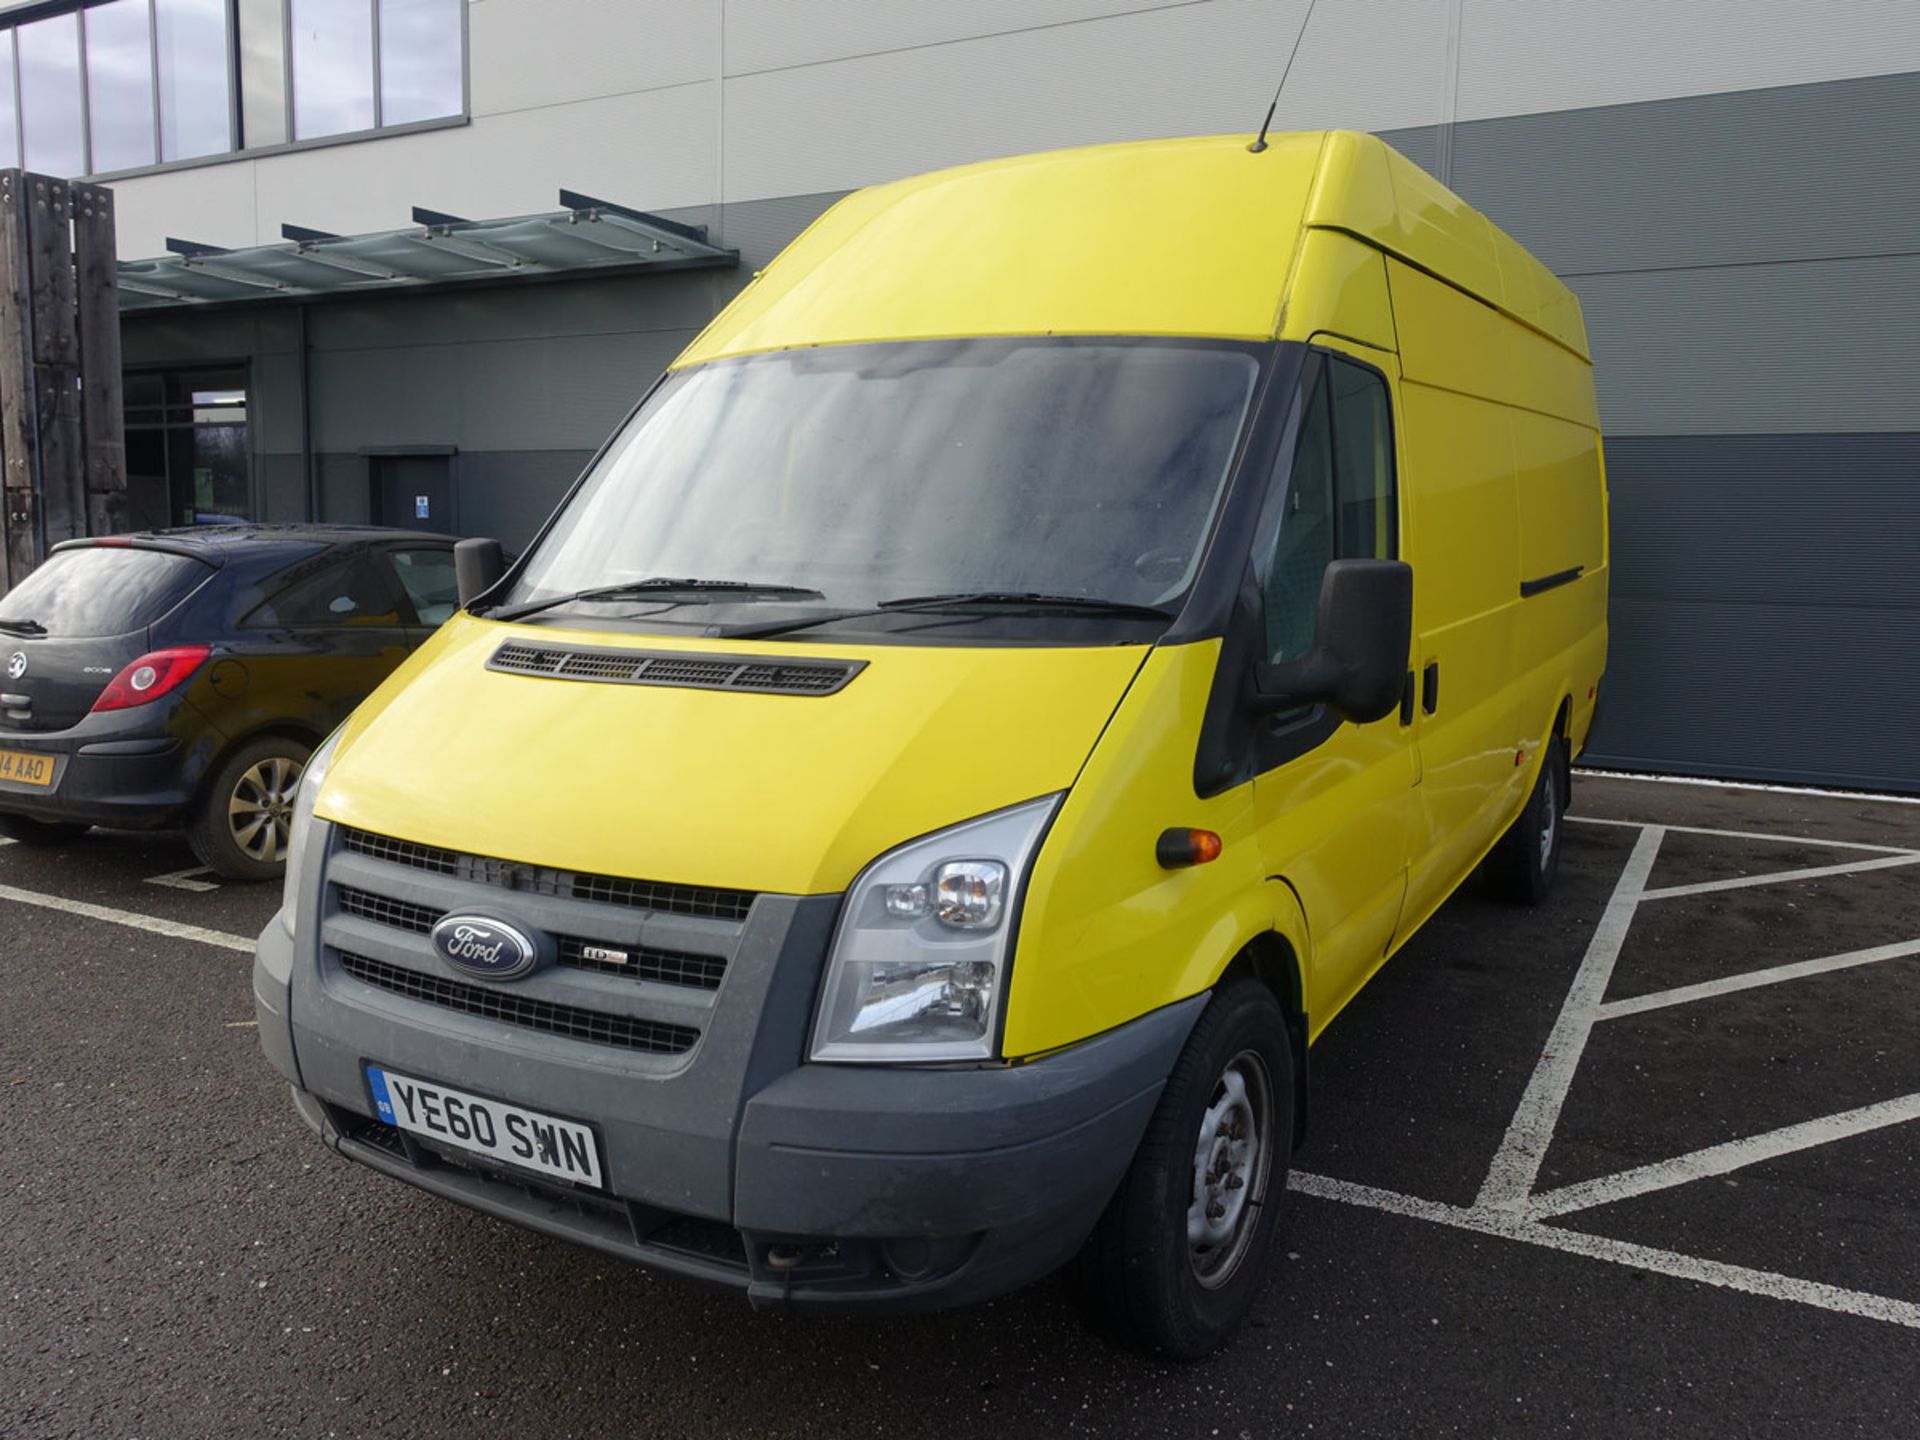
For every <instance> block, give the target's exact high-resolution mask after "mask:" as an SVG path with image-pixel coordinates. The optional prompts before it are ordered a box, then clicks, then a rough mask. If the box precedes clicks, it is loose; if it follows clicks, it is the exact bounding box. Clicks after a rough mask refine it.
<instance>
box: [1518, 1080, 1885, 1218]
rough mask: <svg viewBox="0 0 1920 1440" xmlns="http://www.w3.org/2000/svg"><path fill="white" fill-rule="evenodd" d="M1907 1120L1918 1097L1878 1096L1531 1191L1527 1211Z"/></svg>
mask: <svg viewBox="0 0 1920 1440" xmlns="http://www.w3.org/2000/svg"><path fill="white" fill-rule="evenodd" d="M1906 1120H1920V1095H1903V1096H1901V1097H1900V1098H1899V1099H1898V1100H1882V1101H1880V1102H1879V1103H1878V1104H1874V1105H1862V1106H1861V1107H1860V1108H1859V1109H1857V1110H1843V1111H1842V1112H1841V1113H1840V1114H1838V1115H1822V1116H1821V1117H1820V1118H1819V1119H1817V1120H1803V1121H1801V1122H1800V1123H1799V1124H1798V1125H1783V1126H1781V1127H1780V1128H1779V1129H1778V1130H1769V1131H1767V1132H1766V1133H1765V1134H1764V1135H1748V1136H1744V1137H1742V1138H1741V1139H1739V1140H1729V1141H1727V1142H1726V1143H1725V1144H1724V1145H1709V1146H1708V1147H1707V1148H1706V1149H1704V1150H1694V1151H1690V1152H1689V1153H1687V1154H1685V1155H1676V1156H1674V1157H1673V1158H1672V1159H1671V1160H1657V1161H1655V1162H1654V1163H1653V1164H1651V1165H1641V1166H1638V1167H1636V1168H1635V1169H1632V1170H1622V1171H1619V1172H1618V1173H1616V1174H1613V1175H1600V1176H1596V1177H1595V1178H1594V1179H1592V1180H1582V1181H1580V1182H1579V1183H1578V1184H1575V1185H1562V1186H1561V1187H1560V1188H1559V1189H1557V1190H1548V1191H1545V1192H1544V1193H1542V1194H1538V1195H1535V1196H1534V1197H1533V1199H1532V1200H1530V1201H1528V1202H1527V1214H1528V1215H1529V1216H1532V1217H1533V1218H1535V1219H1541V1218H1543V1217H1545V1216H1548V1215H1565V1214H1567V1213H1569V1212H1570V1211H1574V1210H1587V1209H1591V1208H1592V1207H1593V1206H1595V1205H1611V1204H1613V1203H1614V1201H1616V1200H1627V1199H1631V1198H1632V1197H1633V1196H1635V1195H1646V1194H1649V1193H1651V1192H1652V1191H1655V1190H1670V1189H1672V1188H1673V1187H1674V1186H1675V1185H1686V1184H1688V1183H1690V1182H1692V1181H1694V1180H1705V1179H1708V1178H1709V1177H1711V1176H1714V1175H1726V1174H1728V1173H1730V1172H1732V1171H1734V1170H1739V1169H1741V1168H1742V1167H1744V1166H1747V1165H1758V1164H1759V1163H1760V1162H1761V1161H1763V1160H1774V1159H1778V1158H1779V1157H1780V1156H1782V1155H1791V1154H1793V1153H1794V1151H1796V1150H1811V1149H1812V1148H1813V1147H1814V1146H1816V1145H1830V1144H1832V1143H1833V1142H1834V1141H1835V1140H1845V1139H1847V1138H1848V1137H1849V1136H1852V1135H1864V1134H1866V1133H1867V1131H1869V1130H1879V1129H1882V1128H1884V1127H1885V1126H1888V1125H1898V1124H1900V1123H1901V1122H1903V1121H1906Z"/></svg>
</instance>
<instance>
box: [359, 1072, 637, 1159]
mask: <svg viewBox="0 0 1920 1440" xmlns="http://www.w3.org/2000/svg"><path fill="white" fill-rule="evenodd" d="M367 1084H368V1086H369V1087H370V1088H371V1089H372V1091H373V1105H374V1109H375V1110H377V1111H378V1112H379V1114H380V1118H381V1119H382V1120H384V1121H386V1122H387V1124H389V1125H397V1126H398V1127H399V1128H400V1129H402V1130H410V1131H412V1132H413V1133H414V1134H415V1135H423V1136H425V1137H426V1138H427V1139H429V1140H437V1141H439V1142H440V1143H441V1144H442V1145H451V1146H453V1147H454V1148H456V1149H459V1150H466V1151H468V1152H470V1153H472V1154H474V1155H484V1156H485V1157H486V1158H487V1159H489V1160H498V1161H500V1162H501V1163H502V1164H505V1165H517V1166H519V1167H520V1168H521V1169H523V1170H538V1171H539V1172H540V1173H541V1174H543V1175H553V1176H557V1177H558V1178H560V1179H562V1180H572V1181H574V1182H575V1183H576V1184H582V1185H592V1186H594V1187H595V1188H599V1187H600V1186H601V1179H600V1149H599V1146H598V1144H597V1143H596V1142H595V1140H594V1134H593V1131H592V1130H590V1129H588V1128H587V1127H586V1126H585V1125H581V1124H578V1123H576V1122H574V1121H572V1120H562V1119H560V1118H559V1117H558V1116H556V1115H543V1114H541V1113H540V1112H539V1111H537V1110H523V1109H521V1108H520V1107H519V1106H518V1105H508V1104H506V1103H505V1102H504V1101H500V1100H489V1099H487V1098H485V1097H484V1096H480V1095H469V1094H468V1093H467V1092H466V1091H464V1090H455V1089H453V1088H451V1087H450V1086H446V1085H440V1084H437V1083H435V1082H434V1081H431V1080H416V1079H414V1078H413V1077H412V1076H410V1075H402V1074H399V1073H398V1072H397V1071H393V1070H388V1069H385V1068H383V1067H381V1066H378V1065H369V1066H367Z"/></svg>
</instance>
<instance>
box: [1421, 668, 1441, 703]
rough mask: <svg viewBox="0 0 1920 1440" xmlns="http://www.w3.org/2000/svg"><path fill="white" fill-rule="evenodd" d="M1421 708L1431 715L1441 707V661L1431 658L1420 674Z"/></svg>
mask: <svg viewBox="0 0 1920 1440" xmlns="http://www.w3.org/2000/svg"><path fill="white" fill-rule="evenodd" d="M1420 708H1421V709H1422V710H1424V711H1426V712H1427V714H1429V715H1431V714H1433V712H1434V711H1436V710H1438V709H1439V708H1440V662H1439V661H1438V660H1429V661H1428V662H1427V668H1426V669H1425V670H1424V671H1423V672H1422V673H1421V676H1420Z"/></svg>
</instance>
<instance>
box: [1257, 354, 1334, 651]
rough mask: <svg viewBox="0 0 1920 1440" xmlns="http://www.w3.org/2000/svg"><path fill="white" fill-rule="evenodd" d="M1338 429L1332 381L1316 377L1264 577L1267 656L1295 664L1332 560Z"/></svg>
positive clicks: (1308, 644) (1309, 640)
mask: <svg viewBox="0 0 1920 1440" xmlns="http://www.w3.org/2000/svg"><path fill="white" fill-rule="evenodd" d="M1333 543H1334V525H1333V429H1332V425H1331V423H1330V422H1329V420H1328V416H1327V381H1326V372H1325V370H1324V369H1322V370H1321V371H1320V372H1319V373H1317V374H1316V375H1315V376H1314V378H1313V385H1312V389H1311V390H1309V391H1308V393H1307V399H1306V406H1305V409H1304V410H1303V411H1302V413H1301V419H1300V431H1299V435H1298V437H1297V438H1296V440H1295V441H1294V446H1293V466H1292V468H1291V470H1290V471H1289V472H1288V474H1287V482H1286V488H1285V490H1284V491H1283V492H1282V494H1281V496H1280V506H1279V515H1278V528H1277V530H1275V532H1274V535H1273V539H1272V541H1271V543H1270V545H1269V546H1267V547H1263V548H1264V549H1265V552H1266V553H1265V557H1264V559H1265V563H1264V566H1263V568H1262V571H1261V575H1260V591H1261V606H1262V610H1263V611H1264V614H1265V617H1266V631H1267V657H1268V658H1269V659H1271V660H1276V661H1277V660H1296V659H1298V658H1299V657H1300V656H1302V655H1305V654H1306V653H1307V652H1308V651H1309V650H1311V649H1312V648H1313V617H1314V611H1315V609H1316V608H1317V606H1318V602H1319V599H1320V577H1321V576H1322V575H1323V574H1325V572H1326V568H1327V565H1328V563H1329V562H1330V561H1332V559H1333Z"/></svg>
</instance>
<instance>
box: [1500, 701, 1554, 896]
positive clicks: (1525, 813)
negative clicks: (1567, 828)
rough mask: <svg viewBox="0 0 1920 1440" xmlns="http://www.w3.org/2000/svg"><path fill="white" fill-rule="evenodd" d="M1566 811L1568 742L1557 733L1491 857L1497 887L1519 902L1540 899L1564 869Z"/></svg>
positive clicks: (1504, 894) (1501, 893) (1546, 894)
mask: <svg viewBox="0 0 1920 1440" xmlns="http://www.w3.org/2000/svg"><path fill="white" fill-rule="evenodd" d="M1566 811H1567V747H1566V742H1565V741H1563V740H1561V739H1560V738H1559V737H1558V736H1556V737H1555V738H1554V739H1553V741H1552V742H1551V743H1550V744H1549V745H1548V746H1547V753H1546V756H1545V758H1544V759H1542V761H1541V762H1540V777H1539V778H1538V779H1537V780H1535V781H1534V782H1533V794H1531V795H1530V796H1528V797H1527V808H1526V809H1524V810H1522V811H1521V812H1520V817H1519V818H1518V819H1517V820H1515V821H1514V822H1513V825H1512V827H1511V828H1510V829H1508V831H1507V833H1506V834H1505V835H1503V836H1501V837H1500V843H1499V844H1498V845H1496V846H1495V847H1494V850H1493V853H1492V854H1491V855H1489V856H1488V857H1487V878H1488V880H1489V881H1490V882H1491V884H1492V887H1493V891H1494V893H1495V894H1496V895H1499V896H1500V897H1501V898H1502V899H1505V900H1510V901H1512V902H1513V903H1514V904H1516V905H1538V904H1539V903H1540V902H1541V901H1542V900H1545V899H1546V898H1547V896H1548V894H1550V893H1551V892H1552V890H1553V882H1554V880H1555V878H1556V877H1557V876H1558V875H1559V874H1560V830H1561V825H1562V822H1563V820H1564V818H1565V816H1566Z"/></svg>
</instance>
